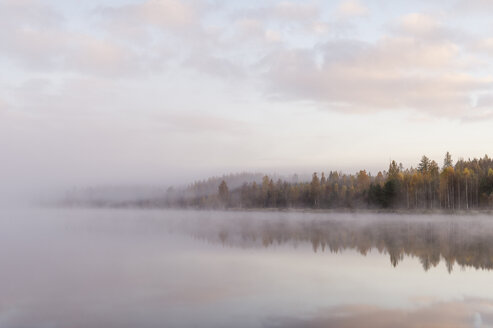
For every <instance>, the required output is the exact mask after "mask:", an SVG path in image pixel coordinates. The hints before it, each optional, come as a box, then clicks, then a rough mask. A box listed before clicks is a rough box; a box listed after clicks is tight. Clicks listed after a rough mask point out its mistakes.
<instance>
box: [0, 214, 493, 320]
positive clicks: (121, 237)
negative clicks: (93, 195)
mask: <svg viewBox="0 0 493 328" xmlns="http://www.w3.org/2000/svg"><path fill="white" fill-rule="evenodd" d="M0 263H1V271H0V272H1V273H0V327H2V328H3V327H8V328H10V327H14V328H15V327H81V328H82V327H89V328H90V327H123V328H126V327H129V328H130V327H143V328H145V327H493V271H491V269H493V217H486V216H469V217H460V216H439V215H434V216H410V215H389V214H386V215H382V214H380V215H377V214H358V215H354V214H327V213H325V214H322V213H320V214H314V213H280V212H272V213H257V212H248V213H242V212H224V213H223V212H197V211H162V210H81V209H70V210H47V209H43V210H23V211H14V210H2V211H0Z"/></svg>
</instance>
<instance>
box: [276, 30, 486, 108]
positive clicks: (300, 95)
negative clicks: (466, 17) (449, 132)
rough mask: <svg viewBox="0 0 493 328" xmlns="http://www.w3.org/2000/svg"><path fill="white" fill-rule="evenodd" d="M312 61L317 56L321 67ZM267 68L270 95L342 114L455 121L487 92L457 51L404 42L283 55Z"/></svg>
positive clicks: (345, 43)
mask: <svg viewBox="0 0 493 328" xmlns="http://www.w3.org/2000/svg"><path fill="white" fill-rule="evenodd" d="M317 55H318V56H323V58H324V61H323V63H322V65H320V64H318V65H317V60H316V58H317ZM269 65H270V70H269V73H268V74H267V78H268V79H269V81H270V87H271V91H272V94H274V95H277V96H279V97H281V98H282V99H292V100H309V101H314V102H316V103H319V104H320V105H321V106H323V107H325V108H331V109H335V110H340V111H345V112H347V111H353V112H375V111H381V110H402V109H406V110H415V111H420V112H423V113H426V114H429V115H432V116H438V117H460V116H461V115H463V114H464V112H465V111H466V110H467V109H469V108H471V104H470V96H471V95H472V94H474V93H475V92H478V91H485V90H488V89H490V88H491V87H492V86H493V80H492V79H490V78H480V77H476V76H474V75H472V74H470V73H468V72H467V70H465V67H467V65H465V64H464V63H463V61H462V59H461V56H460V51H459V48H458V46H457V45H455V44H453V43H449V42H444V43H422V42H420V41H419V40H417V39H412V38H407V37H401V38H397V37H386V38H382V39H381V40H379V41H377V42H376V43H373V44H371V43H370V44H369V43H362V42H350V41H340V42H329V43H327V44H326V45H325V46H323V47H318V48H317V49H313V50H311V51H308V50H305V51H301V50H284V51H282V52H280V53H277V54H275V55H273V57H272V58H271V60H270V61H269Z"/></svg>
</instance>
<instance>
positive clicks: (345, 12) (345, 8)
mask: <svg viewBox="0 0 493 328" xmlns="http://www.w3.org/2000/svg"><path fill="white" fill-rule="evenodd" d="M338 13H339V15H341V16H343V17H360V16H366V15H368V14H369V13H370V10H369V9H368V8H367V7H365V6H363V5H362V4H361V3H360V2H359V1H355V0H346V1H343V2H341V3H340V4H339V7H338Z"/></svg>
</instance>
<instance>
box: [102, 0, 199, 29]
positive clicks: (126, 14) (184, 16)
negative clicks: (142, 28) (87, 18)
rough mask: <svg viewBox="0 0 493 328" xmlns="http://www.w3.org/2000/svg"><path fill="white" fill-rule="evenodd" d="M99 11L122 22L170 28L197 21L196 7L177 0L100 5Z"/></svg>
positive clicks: (184, 25) (148, 0) (178, 27)
mask: <svg viewBox="0 0 493 328" xmlns="http://www.w3.org/2000/svg"><path fill="white" fill-rule="evenodd" d="M99 12H100V13H101V14H103V15H104V16H105V17H107V18H110V19H117V20H120V21H122V23H123V24H149V25H154V26H159V27H163V28H170V29H180V28H184V27H187V26H190V25H193V24H195V23H196V22H197V21H198V16H197V12H196V9H195V8H194V7H193V6H192V5H191V4H189V3H187V2H184V1H179V0H147V1H144V2H141V3H137V4H128V5H122V6H118V7H101V8H99Z"/></svg>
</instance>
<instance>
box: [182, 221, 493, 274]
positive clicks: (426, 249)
mask: <svg viewBox="0 0 493 328" xmlns="http://www.w3.org/2000/svg"><path fill="white" fill-rule="evenodd" d="M303 215H304V214H303ZM260 217H261V215H260ZM185 231H186V232H187V233H189V234H191V235H193V236H194V237H195V238H198V239H201V240H206V241H208V242H213V243H220V244H222V245H224V246H230V247H258V246H263V247H271V246H275V245H281V244H291V245H293V246H297V245H298V244H300V243H306V242H308V243H311V245H312V248H313V251H314V252H325V251H329V252H331V253H338V252H341V251H343V250H346V249H355V250H357V251H358V252H359V253H360V254H361V255H367V253H368V252H370V251H371V250H373V249H374V250H378V252H380V253H385V254H388V255H389V258H390V262H391V264H392V265H393V266H394V267H395V266H397V265H398V264H399V262H401V261H402V260H403V259H404V257H405V256H412V257H417V258H419V260H420V262H421V264H422V266H423V269H424V270H425V271H428V270H429V269H430V268H432V267H435V266H437V265H438V264H439V263H440V261H442V260H443V261H444V262H445V263H446V265H447V269H448V271H449V272H452V270H453V268H454V264H457V265H458V266H460V267H474V268H476V269H487V270H491V269H493V238H492V236H493V222H491V220H488V219H481V218H460V217H450V218H447V217H431V218H426V217H417V218H416V217H409V216H402V217H401V216H397V217H396V216H391V217H390V216H388V215H384V216H383V217H382V218H378V217H376V218H372V219H359V218H357V217H356V218H354V217H351V216H348V217H342V218H341V217H340V216H335V217H331V216H325V217H316V218H313V219H309V220H306V219H296V218H285V217H282V218H278V219H272V218H269V219H262V218H255V217H248V218H242V217H233V218H229V219H228V220H218V221H215V222H208V224H207V225H204V224H201V225H200V224H199V225H198V227H197V226H193V225H188V226H187V228H186V229H185Z"/></svg>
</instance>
